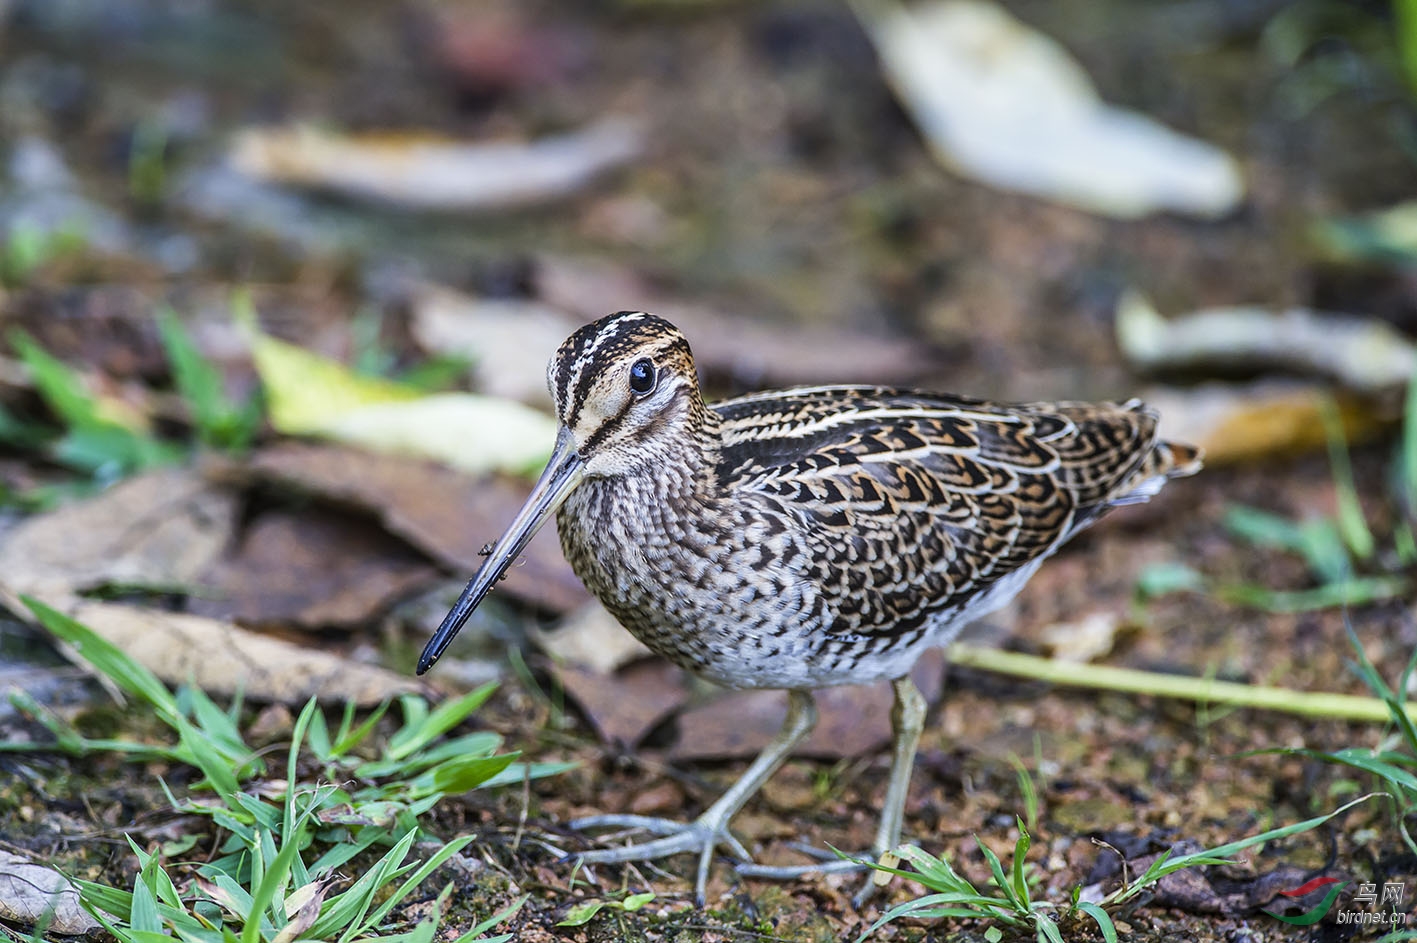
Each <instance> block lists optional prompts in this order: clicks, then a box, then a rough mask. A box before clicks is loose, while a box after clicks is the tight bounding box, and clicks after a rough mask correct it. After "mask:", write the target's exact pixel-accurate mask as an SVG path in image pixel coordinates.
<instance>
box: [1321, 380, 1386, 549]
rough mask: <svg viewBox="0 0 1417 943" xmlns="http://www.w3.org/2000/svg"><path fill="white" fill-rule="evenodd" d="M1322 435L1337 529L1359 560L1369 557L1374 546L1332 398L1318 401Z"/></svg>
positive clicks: (1341, 420) (1339, 419) (1336, 407)
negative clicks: (1326, 441) (1332, 488)
mask: <svg viewBox="0 0 1417 943" xmlns="http://www.w3.org/2000/svg"><path fill="white" fill-rule="evenodd" d="M1320 415H1321V416H1322V417H1323V424H1324V432H1325V437H1326V438H1327V439H1328V460H1329V465H1330V466H1331V468H1332V471H1333V487H1334V491H1335V495H1336V497H1337V499H1338V529H1339V531H1340V532H1341V533H1342V534H1343V541H1344V543H1346V544H1347V545H1348V549H1349V550H1351V551H1352V552H1353V555H1354V556H1355V557H1357V558H1358V559H1359V560H1367V559H1369V558H1371V557H1372V555H1373V552H1374V550H1375V548H1376V541H1374V540H1373V532H1372V531H1371V530H1369V529H1368V522H1367V521H1366V520H1364V518H1363V504H1362V502H1361V501H1359V500H1358V489H1357V488H1356V487H1355V486H1354V484H1353V465H1352V463H1351V462H1350V461H1349V458H1348V437H1347V435H1345V433H1344V431H1343V418H1342V417H1341V416H1340V415H1339V412H1338V406H1337V404H1335V403H1334V402H1333V400H1332V399H1328V398H1325V399H1324V400H1323V401H1322V406H1321V409H1320Z"/></svg>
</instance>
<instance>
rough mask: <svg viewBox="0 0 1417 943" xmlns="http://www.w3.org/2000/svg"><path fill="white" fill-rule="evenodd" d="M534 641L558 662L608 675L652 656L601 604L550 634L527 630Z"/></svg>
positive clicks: (569, 618) (594, 604)
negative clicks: (621, 667) (647, 656)
mask: <svg viewBox="0 0 1417 943" xmlns="http://www.w3.org/2000/svg"><path fill="white" fill-rule="evenodd" d="M528 633H529V634H530V635H531V638H532V641H534V642H536V644H537V646H538V647H540V648H541V650H542V651H544V652H546V654H548V655H550V656H551V657H552V658H554V659H556V660H557V661H558V662H562V663H566V664H571V665H577V666H579V667H582V668H589V669H590V670H591V671H596V672H599V673H601V674H609V673H610V672H612V671H614V670H615V669H616V668H619V667H620V666H621V665H627V664H629V663H630V662H632V661H635V660H637V659H640V658H643V657H645V656H646V655H648V654H649V653H650V651H649V648H648V647H647V646H646V645H645V643H644V642H641V641H640V640H639V639H637V638H635V637H634V636H633V635H631V634H630V633H629V632H627V631H626V630H625V627H624V626H622V625H621V624H620V623H619V621H618V620H617V619H616V618H615V617H614V616H612V615H611V614H610V613H609V612H607V611H606V610H605V607H604V606H602V605H601V604H600V603H598V602H589V603H586V604H585V605H584V606H582V607H580V608H579V609H577V610H576V611H575V612H572V613H571V614H570V615H568V616H566V617H565V618H564V619H562V620H561V623H560V624H559V625H558V626H556V628H555V629H553V630H552V631H550V632H544V631H542V630H540V629H538V628H536V627H535V626H531V627H529V628H528Z"/></svg>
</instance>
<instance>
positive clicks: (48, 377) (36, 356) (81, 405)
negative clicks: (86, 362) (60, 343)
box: [6, 328, 101, 426]
mask: <svg viewBox="0 0 1417 943" xmlns="http://www.w3.org/2000/svg"><path fill="white" fill-rule="evenodd" d="M6 336H7V337H8V338H9V341H10V346H11V347H13V348H14V349H15V353H16V354H18V355H19V357H20V360H21V361H23V363H24V365H25V367H26V368H27V369H28V370H29V373H30V379H31V380H33V381H34V386H35V389H36V390H37V391H38V392H39V395H40V398H41V399H43V400H44V402H45V405H47V406H48V407H49V408H50V410H51V411H53V413H54V415H55V416H57V417H59V419H60V421H62V422H63V423H64V424H65V425H66V426H85V425H94V424H96V423H98V422H100V421H101V420H100V419H99V418H98V411H97V408H96V407H95V405H94V401H93V399H92V397H90V396H89V395H88V393H86V392H85V391H84V384H83V381H82V380H80V379H79V375H78V374H77V373H76V372H74V370H72V369H71V368H70V367H69V366H68V365H67V364H65V363H64V362H63V361H61V360H59V359H58V358H56V357H53V356H51V355H50V353H49V352H48V351H46V350H45V349H44V348H43V347H41V346H40V345H39V343H38V342H37V341H36V340H35V339H34V338H33V337H31V336H30V335H29V334H27V333H26V332H24V331H22V330H20V329H19V328H13V329H11V330H10V332H9V333H8V334H7V335H6Z"/></svg>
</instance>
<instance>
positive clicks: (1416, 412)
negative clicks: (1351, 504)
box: [1397, 0, 1417, 514]
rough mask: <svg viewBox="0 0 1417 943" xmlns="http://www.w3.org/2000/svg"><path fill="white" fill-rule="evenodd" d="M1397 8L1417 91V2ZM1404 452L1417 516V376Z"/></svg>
mask: <svg viewBox="0 0 1417 943" xmlns="http://www.w3.org/2000/svg"><path fill="white" fill-rule="evenodd" d="M1397 8H1398V9H1399V10H1401V11H1403V18H1404V20H1405V23H1404V25H1405V28H1406V29H1407V31H1408V32H1409V33H1410V35H1409V36H1408V37H1407V38H1408V40H1409V41H1410V43H1411V45H1410V46H1409V47H1408V49H1407V51H1406V55H1409V56H1410V57H1411V59H1410V61H1409V63H1408V67H1409V69H1410V70H1412V79H1413V84H1414V87H1417V0H1397ZM1401 449H1402V451H1401V453H1400V454H1401V458H1400V462H1399V466H1400V469H1401V474H1402V494H1403V496H1404V497H1405V498H1406V503H1407V510H1408V513H1412V514H1417V373H1414V374H1413V375H1412V378H1411V379H1410V380H1408V381H1407V404H1406V407H1405V409H1404V415H1403V418H1402V445H1401Z"/></svg>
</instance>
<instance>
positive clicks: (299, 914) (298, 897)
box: [273, 875, 344, 943]
mask: <svg viewBox="0 0 1417 943" xmlns="http://www.w3.org/2000/svg"><path fill="white" fill-rule="evenodd" d="M343 880H344V878H343V877H338V876H335V875H330V876H329V877H326V878H324V879H322V880H318V881H311V882H310V883H309V884H305V885H303V886H301V887H297V888H296V889H295V890H293V891H291V892H290V896H289V897H287V898H286V899H285V915H286V916H287V917H289V918H290V922H289V923H287V924H286V925H285V926H283V927H281V928H280V932H279V933H277V934H276V936H275V940H274V941H273V943H294V941H295V940H298V939H300V935H301V934H302V933H304V932H305V931H306V930H308V929H310V928H311V927H313V926H314V925H315V921H316V920H318V919H319V918H320V905H321V904H323V903H324V902H325V895H326V894H328V893H329V891H330V888H331V887H333V886H334V885H335V884H337V883H339V882H341V881H343Z"/></svg>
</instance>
